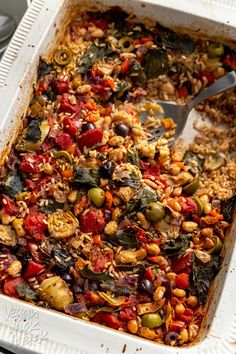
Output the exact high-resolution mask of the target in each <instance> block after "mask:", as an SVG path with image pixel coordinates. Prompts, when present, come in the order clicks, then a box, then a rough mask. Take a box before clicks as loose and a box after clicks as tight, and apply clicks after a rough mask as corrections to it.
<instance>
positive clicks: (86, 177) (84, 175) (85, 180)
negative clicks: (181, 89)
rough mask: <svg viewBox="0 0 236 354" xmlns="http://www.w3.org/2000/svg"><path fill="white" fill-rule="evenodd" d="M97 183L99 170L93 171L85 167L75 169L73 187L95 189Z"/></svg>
mask: <svg viewBox="0 0 236 354" xmlns="http://www.w3.org/2000/svg"><path fill="white" fill-rule="evenodd" d="M98 182H99V170H93V169H91V168H86V167H77V168H76V169H75V174H74V181H73V184H74V185H75V186H81V185H82V186H92V187H97V186H98Z"/></svg>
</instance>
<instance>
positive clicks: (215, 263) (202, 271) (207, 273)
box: [192, 256, 220, 304]
mask: <svg viewBox="0 0 236 354" xmlns="http://www.w3.org/2000/svg"><path fill="white" fill-rule="evenodd" d="M219 267H220V257H219V256H212V257H211V260H210V262H208V263H203V262H202V261H201V260H200V259H198V258H197V257H196V256H195V257H194V260H193V270H192V282H193V287H194V289H195V291H196V294H197V296H198V298H199V302H200V304H204V303H205V302H206V300H207V295H208V292H209V289H210V286H211V283H212V281H213V279H214V278H215V276H216V274H217V273H218V271H219Z"/></svg>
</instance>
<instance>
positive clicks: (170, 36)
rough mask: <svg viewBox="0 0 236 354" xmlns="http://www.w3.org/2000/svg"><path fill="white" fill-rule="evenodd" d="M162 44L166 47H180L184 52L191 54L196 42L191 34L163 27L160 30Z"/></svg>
mask: <svg viewBox="0 0 236 354" xmlns="http://www.w3.org/2000/svg"><path fill="white" fill-rule="evenodd" d="M160 36H161V40H162V44H163V45H164V47H166V48H171V49H180V50H181V51H182V52H183V53H184V54H191V53H192V52H193V51H194V49H195V47H196V43H195V42H193V41H192V39H191V38H190V37H189V36H186V35H178V34H177V33H176V32H174V31H171V30H169V29H167V28H164V27H162V28H161V30H160Z"/></svg>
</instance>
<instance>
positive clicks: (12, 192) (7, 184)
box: [0, 171, 23, 198]
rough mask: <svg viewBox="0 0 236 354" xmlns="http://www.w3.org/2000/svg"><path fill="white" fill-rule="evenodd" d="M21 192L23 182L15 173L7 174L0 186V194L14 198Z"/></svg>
mask: <svg viewBox="0 0 236 354" xmlns="http://www.w3.org/2000/svg"><path fill="white" fill-rule="evenodd" d="M22 190H23V182H22V180H21V178H20V176H19V175H18V174H17V171H14V172H12V173H9V174H8V175H7V178H6V180H5V181H4V182H3V183H2V185H1V186H0V193H3V194H6V195H8V196H9V197H10V198H14V197H15V196H16V195H17V194H19V193H21V192H22Z"/></svg>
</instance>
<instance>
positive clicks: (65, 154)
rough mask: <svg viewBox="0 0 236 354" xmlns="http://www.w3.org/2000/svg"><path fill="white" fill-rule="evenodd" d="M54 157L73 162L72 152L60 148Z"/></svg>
mask: <svg viewBox="0 0 236 354" xmlns="http://www.w3.org/2000/svg"><path fill="white" fill-rule="evenodd" d="M54 158H55V159H58V160H60V159H63V160H66V161H68V162H69V163H72V156H71V154H70V153H69V152H67V151H65V150H60V151H57V152H55V154H54Z"/></svg>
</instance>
